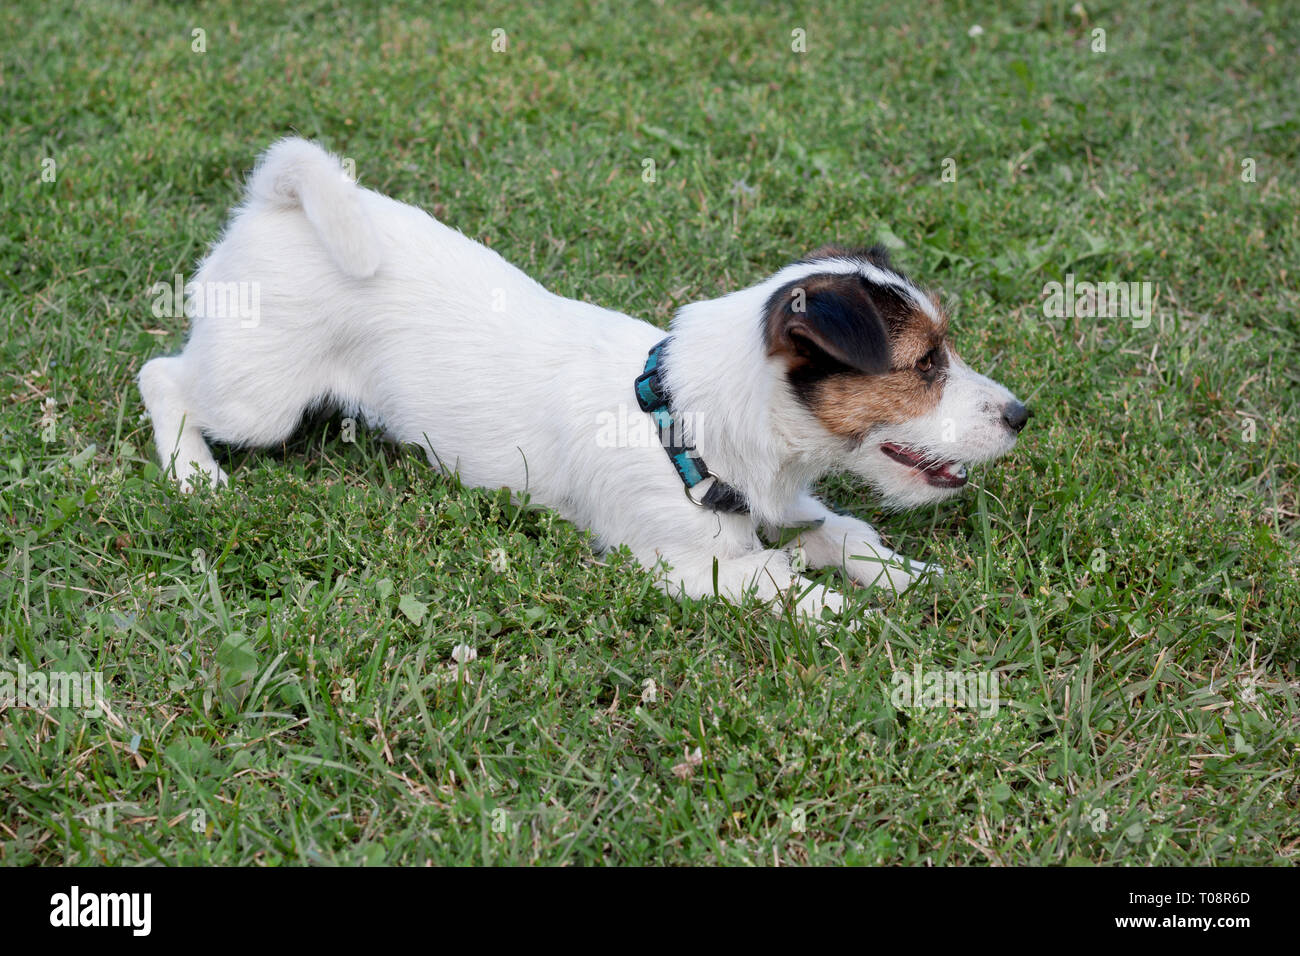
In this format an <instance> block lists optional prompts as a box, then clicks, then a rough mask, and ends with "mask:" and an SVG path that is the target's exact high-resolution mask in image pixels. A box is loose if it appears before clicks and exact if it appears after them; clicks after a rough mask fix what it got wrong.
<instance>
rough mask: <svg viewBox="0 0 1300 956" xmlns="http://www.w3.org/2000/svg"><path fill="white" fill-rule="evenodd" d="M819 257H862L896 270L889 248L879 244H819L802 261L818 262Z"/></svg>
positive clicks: (882, 266)
mask: <svg viewBox="0 0 1300 956" xmlns="http://www.w3.org/2000/svg"><path fill="white" fill-rule="evenodd" d="M819 259H861V260H863V261H864V262H870V263H872V264H873V265H877V266H880V268H882V269H889V270H890V271H891V272H892V271H893V270H894V264H893V262H891V261H890V259H889V250H888V249H887V248H886V247H885V246H882V245H879V244H877V245H874V246H856V247H854V246H842V245H840V244H839V243H837V242H832V243H827V244H826V245H824V246H818V247H817V248H816V249H814V250H813V251H812V252H810V253H808V255H806V256H804V257H803V259H801V260H800V261H801V262H816V261H818V260H819Z"/></svg>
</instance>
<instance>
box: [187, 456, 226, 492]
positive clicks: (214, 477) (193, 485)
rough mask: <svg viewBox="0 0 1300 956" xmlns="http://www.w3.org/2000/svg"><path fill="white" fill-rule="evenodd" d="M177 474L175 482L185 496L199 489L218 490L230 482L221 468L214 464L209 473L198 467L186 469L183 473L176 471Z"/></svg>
mask: <svg viewBox="0 0 1300 956" xmlns="http://www.w3.org/2000/svg"><path fill="white" fill-rule="evenodd" d="M177 472H178V474H177V476H176V479H177V482H178V483H179V484H180V488H181V491H182V492H184V493H185V494H187V495H188V494H192V493H193V492H194V491H195V490H196V489H198V488H201V487H207V488H214V489H215V488H220V487H221V486H222V485H225V484H228V483H229V481H230V478H229V476H228V475H227V474H226V473H225V472H224V471H223V470H222V469H221V466H220V465H217V464H215V463H214V464H213V465H212V470H211V472H209V471H208V470H206V469H203V468H198V467H191V468H187V469H185V470H184V471H181V470H180V469H177Z"/></svg>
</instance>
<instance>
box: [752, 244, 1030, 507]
mask: <svg viewBox="0 0 1300 956" xmlns="http://www.w3.org/2000/svg"><path fill="white" fill-rule="evenodd" d="M799 265H800V266H802V267H804V268H803V269H801V270H800V271H801V272H802V273H803V274H802V275H801V277H799V278H797V279H794V280H792V281H789V282H786V283H784V284H783V285H781V286H780V288H778V289H777V290H776V291H775V292H774V293H773V294H772V295H771V297H770V298H769V299H768V300H767V306H766V309H765V312H764V318H763V323H764V326H763V332H764V336H765V342H766V346H767V354H768V357H769V360H770V361H773V362H775V363H777V364H778V368H779V370H780V374H782V375H783V376H784V378H785V380H786V381H787V382H788V383H789V394H790V397H791V399H792V400H793V401H795V402H797V403H798V404H799V405H800V406H802V407H803V408H804V409H806V410H807V411H808V412H810V413H811V414H812V417H813V418H814V419H815V420H816V423H817V424H816V427H818V428H819V429H821V430H822V431H823V432H824V435H822V436H820V437H821V438H822V439H823V440H824V441H825V444H826V447H827V449H828V450H829V452H830V454H831V456H832V457H834V458H836V459H837V461H838V463H839V464H840V465H841V467H843V468H845V469H846V470H848V471H850V472H852V473H854V474H857V475H860V476H861V477H863V478H865V479H866V480H867V481H868V482H870V483H871V485H872V486H873V487H874V488H875V489H876V490H877V491H878V492H879V493H880V495H881V496H882V498H883V499H884V502H885V503H886V504H887V505H889V506H893V507H899V508H907V507H912V506H915V505H920V504H925V503H928V502H934V501H939V500H942V499H944V498H947V497H949V496H951V495H953V494H955V493H956V492H957V491H958V490H959V489H960V488H961V487H962V486H963V485H965V484H966V481H967V474H966V468H967V466H968V465H973V464H978V463H980V462H985V461H989V460H991V459H993V458H997V457H998V456H999V455H1003V454H1005V453H1006V452H1008V451H1010V450H1011V448H1012V447H1014V445H1015V443H1016V437H1017V435H1018V434H1019V433H1020V430H1021V429H1022V428H1023V427H1024V425H1025V422H1026V420H1027V419H1028V417H1029V412H1028V410H1027V409H1026V408H1025V406H1024V405H1022V404H1021V403H1020V402H1019V401H1017V400H1016V398H1015V396H1013V395H1012V394H1011V392H1009V391H1008V390H1007V389H1006V388H1004V387H1003V386H1002V385H1000V384H998V383H997V382H995V381H993V380H991V379H989V378H986V377H984V376H983V375H980V374H978V373H977V372H974V371H972V370H971V369H970V368H969V367H968V366H967V365H966V364H965V363H964V362H962V360H961V359H960V358H959V357H958V355H957V352H956V350H955V349H954V348H953V346H952V344H951V342H950V341H949V339H948V317H947V315H946V314H945V313H944V311H943V308H942V306H941V305H940V303H939V301H938V299H937V298H936V297H935V296H933V295H930V294H927V293H925V292H923V291H922V290H920V289H919V288H918V287H917V286H916V285H914V284H913V283H912V282H911V281H910V280H909V279H908V278H907V277H906V276H904V275H903V274H902V273H900V272H898V271H897V270H896V269H894V268H893V266H892V265H891V264H890V262H889V258H888V256H887V254H886V253H885V250H884V249H881V248H879V247H876V248H872V249H862V250H850V249H844V248H840V247H838V246H827V247H824V248H822V249H818V250H817V251H816V252H814V253H812V254H811V255H810V256H808V257H807V258H806V259H804V260H803V261H802V262H801V263H800V264H799Z"/></svg>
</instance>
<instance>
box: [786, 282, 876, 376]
mask: <svg viewBox="0 0 1300 956" xmlns="http://www.w3.org/2000/svg"><path fill="white" fill-rule="evenodd" d="M765 322H766V333H767V345H768V354H770V355H780V354H784V355H785V356H786V357H787V358H788V359H789V361H790V364H791V368H792V370H793V369H795V368H796V367H797V368H798V369H800V370H801V371H802V372H803V373H804V374H805V375H806V374H807V373H821V374H831V373H833V372H842V371H856V372H863V373H866V374H869V375H871V374H876V373H879V372H887V371H889V369H890V367H891V362H890V359H891V356H890V349H889V333H888V331H887V330H886V328H885V322H884V320H883V319H882V318H881V316H880V313H879V312H877V311H876V308H875V306H874V305H873V304H872V302H871V297H870V295H869V294H868V292H867V288H866V286H865V284H864V283H863V281H862V277H861V276H859V275H857V274H856V273H848V274H826V275H814V276H808V277H807V278H805V279H801V280H798V281H795V282H790V283H787V284H786V285H784V286H782V287H781V288H780V289H778V290H777V291H776V292H775V293H774V294H773V295H772V297H771V298H770V299H768V302H767V310H766V319H765Z"/></svg>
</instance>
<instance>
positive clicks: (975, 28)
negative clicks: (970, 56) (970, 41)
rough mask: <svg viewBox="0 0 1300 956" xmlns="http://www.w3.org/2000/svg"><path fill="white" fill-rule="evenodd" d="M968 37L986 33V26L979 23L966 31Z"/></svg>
mask: <svg viewBox="0 0 1300 956" xmlns="http://www.w3.org/2000/svg"><path fill="white" fill-rule="evenodd" d="M966 35H967V36H968V37H978V36H983V35H984V28H983V27H982V26H980V25H979V24H978V23H977V24H975V25H974V26H973V27H971V28H970V29H969V30H967V31H966Z"/></svg>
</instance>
